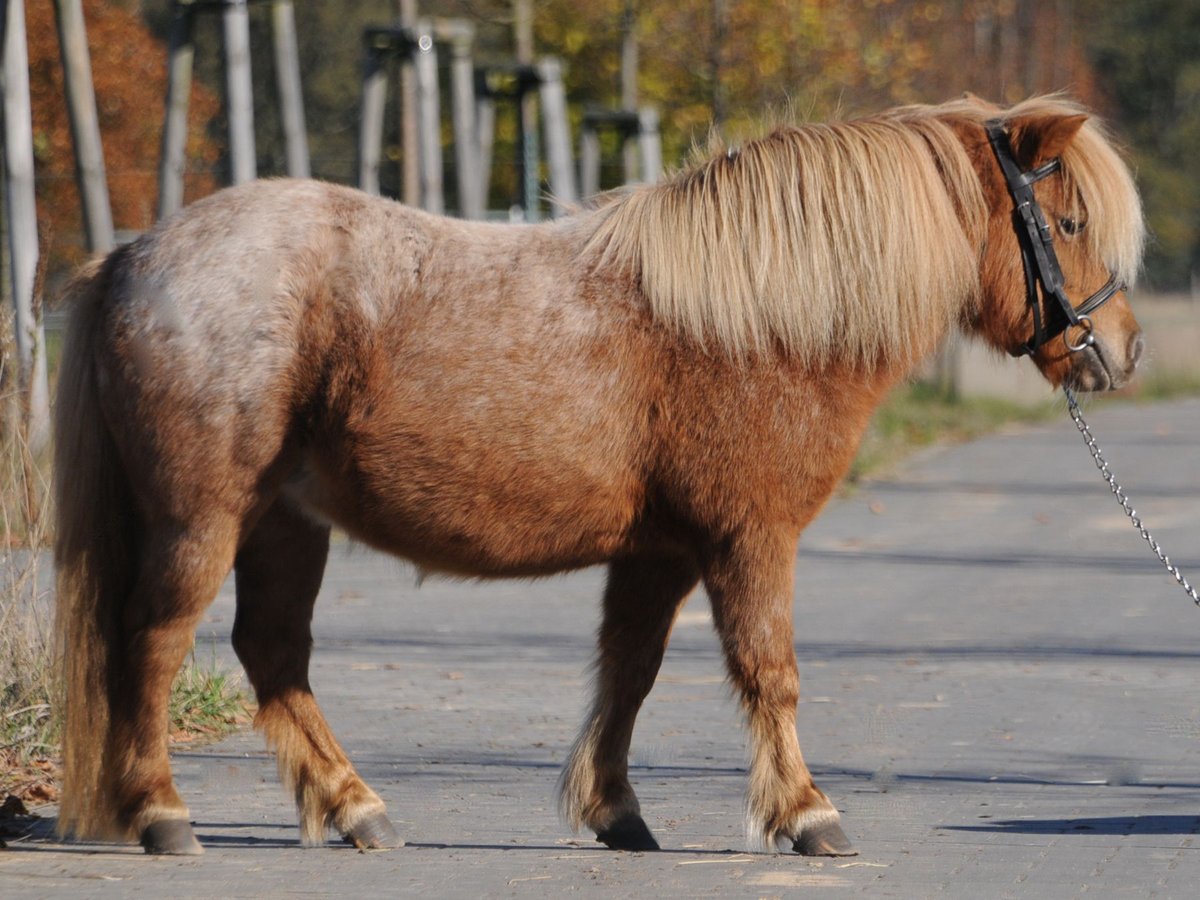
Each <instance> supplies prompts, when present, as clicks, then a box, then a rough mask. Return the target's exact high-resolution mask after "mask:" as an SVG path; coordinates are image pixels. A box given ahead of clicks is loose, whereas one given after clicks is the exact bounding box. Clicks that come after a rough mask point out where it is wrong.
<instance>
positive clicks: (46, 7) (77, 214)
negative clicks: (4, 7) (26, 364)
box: [27, 0, 220, 265]
mask: <svg viewBox="0 0 1200 900" xmlns="http://www.w3.org/2000/svg"><path fill="white" fill-rule="evenodd" d="M83 8H84V17H85V21H86V23H87V28H88V44H89V47H90V49H91V55H92V76H93V80H94V82H95V90H96V101H97V109H98V113H99V117H100V131H101V139H102V141H103V144H104V157H105V164H106V166H107V170H108V186H109V195H110V198H111V202H112V207H113V222H114V224H115V226H116V227H117V228H118V229H126V230H135V231H136V230H141V229H144V228H147V227H149V225H150V224H151V222H152V221H153V216H154V209H155V204H156V201H157V198H158V158H159V140H160V136H161V133H162V115H161V110H162V105H163V98H164V97H165V95H166V53H165V49H164V47H163V46H162V44H161V43H160V42H159V41H158V40H157V39H156V38H155V36H154V35H153V33H152V32H151V31H150V29H149V28H147V27H146V25H145V24H144V23H143V22H142V20H141V19H140V17H139V16H138V15H137V14H136V12H135V11H133V10H130V9H126V8H125V7H124V6H122V5H120V4H116V3H112V2H104V0H84V3H83ZM27 15H28V17H29V19H28V31H29V81H30V95H31V101H32V105H33V139H34V166H35V170H36V176H37V192H38V218H39V219H40V220H42V222H43V223H45V224H48V225H49V226H50V233H51V235H52V236H53V241H54V243H53V245H52V247H51V249H50V254H49V256H50V261H51V264H52V265H62V264H63V263H68V262H75V261H78V260H79V259H80V258H81V257H82V255H83V249H82V248H83V241H82V237H81V233H82V213H81V210H80V205H79V194H78V191H77V189H76V184H75V167H74V149H73V147H72V144H71V131H70V126H69V123H68V121H67V109H66V101H65V99H64V98H65V95H64V88H63V74H62V59H61V57H60V55H59V50H58V35H57V32H56V30H55V25H54V7H53V5H52V4H49V3H32V4H28V6H27ZM218 108H219V100H218V98H217V96H216V95H215V94H214V93H213V92H212V91H209V90H206V89H204V88H203V87H201V86H197V87H195V88H194V90H193V93H192V111H193V113H192V121H193V123H194V124H193V127H192V129H191V131H190V134H189V138H188V161H189V173H188V175H187V178H186V179H185V189H186V192H187V196H188V197H189V199H190V198H195V197H199V196H203V195H205V194H207V193H211V191H212V190H213V188H214V186H215V184H216V181H215V179H214V178H213V172H212V166H213V164H214V163H215V162H216V159H217V157H218V155H219V152H220V148H219V145H218V144H217V143H216V142H215V141H213V140H212V139H211V138H209V137H207V136H206V134H205V127H206V124H207V123H208V121H209V120H211V119H212V118H213V117H214V116H215V115H216V113H217V110H218Z"/></svg>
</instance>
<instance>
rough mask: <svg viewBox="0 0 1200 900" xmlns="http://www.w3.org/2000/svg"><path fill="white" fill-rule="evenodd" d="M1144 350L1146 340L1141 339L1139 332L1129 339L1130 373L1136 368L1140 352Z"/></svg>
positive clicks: (1140, 355)
mask: <svg viewBox="0 0 1200 900" xmlns="http://www.w3.org/2000/svg"><path fill="white" fill-rule="evenodd" d="M1145 349H1146V339H1145V338H1144V337H1142V333H1141V332H1140V331H1139V332H1137V333H1136V334H1135V335H1134V336H1133V337H1131V338H1130V339H1129V368H1130V370H1131V371H1132V370H1133V369H1134V367H1136V366H1137V364H1138V362H1139V361H1140V360H1141V358H1142V352H1143V351H1144V350H1145Z"/></svg>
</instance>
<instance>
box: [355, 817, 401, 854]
mask: <svg viewBox="0 0 1200 900" xmlns="http://www.w3.org/2000/svg"><path fill="white" fill-rule="evenodd" d="M342 839H343V840H344V841H345V842H346V843H347V844H353V845H354V846H355V847H357V848H358V849H359V850H393V849H395V848H396V847H403V846H404V841H402V840H401V839H400V835H399V834H397V833H396V827H395V826H394V825H392V822H391V820H390V819H389V818H388V817H387V816H386V815H384V814H383V813H381V812H374V813H371V814H370V815H368V816H364V817H363V818H362V819H360V820H359V821H358V823H357V824H356V825H355V826H354V827H353V828H351V829H350V830H349V831H348V832H346V833H345V834H344V835H342Z"/></svg>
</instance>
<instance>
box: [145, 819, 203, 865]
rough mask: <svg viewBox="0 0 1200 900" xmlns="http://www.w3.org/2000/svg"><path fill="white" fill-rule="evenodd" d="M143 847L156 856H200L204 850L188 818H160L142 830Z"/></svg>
mask: <svg viewBox="0 0 1200 900" xmlns="http://www.w3.org/2000/svg"><path fill="white" fill-rule="evenodd" d="M142 847H143V848H144V849H145V851H146V852H147V853H152V854H154V855H155V856H199V855H200V854H201V853H203V852H204V848H203V847H201V846H200V842H199V841H198V840H196V834H195V832H193V831H192V824H191V822H189V821H188V820H187V819H159V820H158V821H157V822H151V823H150V824H149V825H147V826H146V828H145V830H144V831H143V832H142Z"/></svg>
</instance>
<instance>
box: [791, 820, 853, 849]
mask: <svg viewBox="0 0 1200 900" xmlns="http://www.w3.org/2000/svg"><path fill="white" fill-rule="evenodd" d="M792 849H793V850H795V851H796V852H797V853H799V854H800V855H801V856H858V851H857V850H855V849H854V845H853V844H851V843H850V838H848V837H846V832H844V831H842V826H841V825H839V824H838V823H837V822H836V821H834V822H826V823H825V824H823V825H814V826H813V827H812V828H805V829H804V831H802V832H800V836H799V837H798V838H796V839H795V840H794V841H793V842H792Z"/></svg>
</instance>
